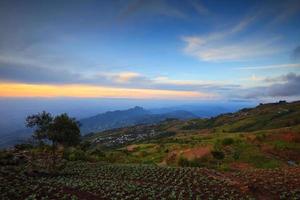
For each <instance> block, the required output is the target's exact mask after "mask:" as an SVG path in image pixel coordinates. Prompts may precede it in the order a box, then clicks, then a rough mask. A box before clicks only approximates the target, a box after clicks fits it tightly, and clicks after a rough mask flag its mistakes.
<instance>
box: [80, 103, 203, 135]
mask: <svg viewBox="0 0 300 200" xmlns="http://www.w3.org/2000/svg"><path fill="white" fill-rule="evenodd" d="M168 118H176V119H193V118H198V116H197V115H195V114H193V113H191V112H188V111H184V110H174V111H170V112H166V113H160V114H155V113H153V112H151V111H149V110H146V109H144V108H142V107H139V106H136V107H134V108H131V109H128V110H116V111H109V112H105V113H102V114H98V115H95V116H92V117H89V118H85V119H82V120H80V124H81V127H80V129H81V133H82V134H87V133H91V132H99V131H103V130H109V129H115V128H121V127H126V126H132V125H137V124H156V123H158V122H161V121H163V120H166V119H168Z"/></svg>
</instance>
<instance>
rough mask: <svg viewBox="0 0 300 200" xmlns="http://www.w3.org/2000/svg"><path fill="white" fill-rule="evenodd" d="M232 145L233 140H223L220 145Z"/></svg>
mask: <svg viewBox="0 0 300 200" xmlns="http://www.w3.org/2000/svg"><path fill="white" fill-rule="evenodd" d="M233 143H234V140H233V139H232V138H224V139H223V140H222V144H223V145H224V146H228V145H231V144H233Z"/></svg>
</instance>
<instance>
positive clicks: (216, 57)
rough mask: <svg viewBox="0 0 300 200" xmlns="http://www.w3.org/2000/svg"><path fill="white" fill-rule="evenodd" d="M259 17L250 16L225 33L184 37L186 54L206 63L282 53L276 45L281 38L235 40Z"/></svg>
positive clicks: (244, 37) (246, 37)
mask: <svg viewBox="0 0 300 200" xmlns="http://www.w3.org/2000/svg"><path fill="white" fill-rule="evenodd" d="M257 18H258V17H257V15H253V16H248V17H246V18H245V19H243V20H242V21H240V22H239V23H237V24H236V25H235V26H232V27H230V28H228V29H227V30H224V31H218V32H212V33H210V34H207V35H202V36H184V37H182V40H183V41H184V42H185V45H186V46H185V48H184V52H185V53H186V54H188V55H191V56H194V57H196V58H198V59H200V60H204V61H217V62H219V61H236V60H245V59H249V58H257V57H261V56H266V55H272V54H274V53H277V52H279V51H280V49H279V48H276V47H275V44H277V43H278V41H279V40H280V38H279V37H270V36H269V37H268V38H263V37H258V38H257V37H256V38H253V37H249V36H242V37H240V35H239V37H240V38H239V39H237V38H235V37H236V36H237V34H240V33H241V32H243V31H244V30H246V29H247V28H248V27H249V26H250V25H251V24H253V22H254V21H255V20H257Z"/></svg>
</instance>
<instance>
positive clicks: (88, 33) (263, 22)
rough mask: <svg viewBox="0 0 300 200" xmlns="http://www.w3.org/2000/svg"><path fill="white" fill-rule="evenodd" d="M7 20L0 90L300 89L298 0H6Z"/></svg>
mask: <svg viewBox="0 0 300 200" xmlns="http://www.w3.org/2000/svg"><path fill="white" fill-rule="evenodd" d="M0 27H1V31H0V98H23V97H26V98H36V97H39V98H56V97H68V98H126V99H171V100H172V99H174V100H185V99H186V100H191V99H192V100H261V101H275V100H278V99H287V100H296V99H299V96H300V1H299V0H286V1H281V0H278V1H277V0H269V1H268V0H267V1H262V0H257V1H255V0H250V1H241V0H240V1H219V0H216V1H211V0H210V1H205V0H186V1H183V0H178V1H176V0H151V1H150V0H114V1H113V0H107V1H104V0H97V1H90V0H86V1H81V0H80V1H79V0H78V1H76V0H72V1H62V0H59V1H45V0H38V1H30V0H26V1H18V0H16V1H13V0H2V1H0Z"/></svg>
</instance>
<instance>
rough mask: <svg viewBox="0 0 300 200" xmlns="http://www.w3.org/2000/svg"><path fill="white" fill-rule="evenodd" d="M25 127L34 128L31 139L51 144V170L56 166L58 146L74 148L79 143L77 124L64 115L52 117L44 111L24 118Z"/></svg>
mask: <svg viewBox="0 0 300 200" xmlns="http://www.w3.org/2000/svg"><path fill="white" fill-rule="evenodd" d="M26 126H27V127H31V128H35V131H34V135H33V137H34V138H36V139H37V140H39V141H40V142H42V141H45V140H46V141H49V142H51V146H52V169H54V168H55V166H56V158H57V154H56V150H57V146H58V145H63V146H74V145H77V144H79V142H80V129H79V123H78V122H77V121H76V119H75V118H71V117H69V116H68V115H67V114H66V113H64V114H61V115H58V116H56V117H52V116H51V114H50V113H47V112H45V111H43V112H41V113H38V114H35V115H30V116H28V117H27V118H26Z"/></svg>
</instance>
